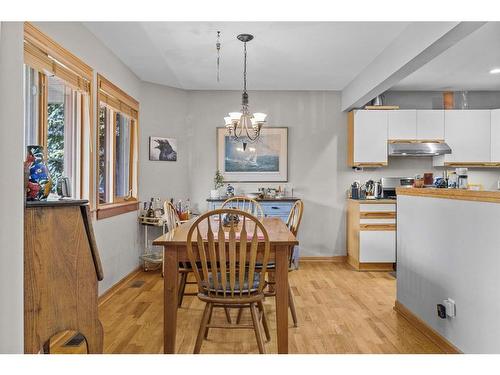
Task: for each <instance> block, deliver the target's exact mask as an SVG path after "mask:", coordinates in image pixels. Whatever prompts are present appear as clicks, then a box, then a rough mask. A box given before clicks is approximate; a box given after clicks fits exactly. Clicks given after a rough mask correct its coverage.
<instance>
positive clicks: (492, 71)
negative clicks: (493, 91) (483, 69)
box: [490, 68, 500, 74]
mask: <svg viewBox="0 0 500 375" xmlns="http://www.w3.org/2000/svg"><path fill="white" fill-rule="evenodd" d="M499 73H500V68H493V69H491V70H490V74H499Z"/></svg>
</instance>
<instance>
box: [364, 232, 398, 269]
mask: <svg viewBox="0 0 500 375" xmlns="http://www.w3.org/2000/svg"><path fill="white" fill-rule="evenodd" d="M359 262H360V263H394V262H396V232H395V231H393V230H385V231H383V230H368V231H363V230H361V231H360V232H359Z"/></svg>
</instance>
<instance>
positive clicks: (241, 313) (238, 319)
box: [236, 307, 243, 324]
mask: <svg viewBox="0 0 500 375" xmlns="http://www.w3.org/2000/svg"><path fill="white" fill-rule="evenodd" d="M242 315H243V307H240V308H239V309H238V316H237V317H236V324H240V322H241V317H242Z"/></svg>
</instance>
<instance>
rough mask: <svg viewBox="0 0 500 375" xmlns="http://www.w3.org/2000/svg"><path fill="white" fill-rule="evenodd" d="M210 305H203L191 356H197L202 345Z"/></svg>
mask: <svg viewBox="0 0 500 375" xmlns="http://www.w3.org/2000/svg"><path fill="white" fill-rule="evenodd" d="M211 308H212V304H211V303H208V302H207V304H206V305H205V310H203V316H202V318H201V323H200V329H199V330H198V336H197V337H196V344H195V345H194V350H193V354H199V353H200V349H201V344H202V343H203V336H204V335H205V329H206V328H207V324H208V319H209V317H210V310H211Z"/></svg>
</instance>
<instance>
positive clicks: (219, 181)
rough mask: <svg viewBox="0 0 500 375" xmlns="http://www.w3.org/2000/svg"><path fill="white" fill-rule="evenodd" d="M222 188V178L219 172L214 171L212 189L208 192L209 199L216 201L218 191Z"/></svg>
mask: <svg viewBox="0 0 500 375" xmlns="http://www.w3.org/2000/svg"><path fill="white" fill-rule="evenodd" d="M223 186H224V176H223V175H222V173H221V172H220V170H216V171H215V177H214V188H213V190H210V198H213V199H217V198H219V196H220V194H219V189H220V188H221V187H223Z"/></svg>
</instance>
